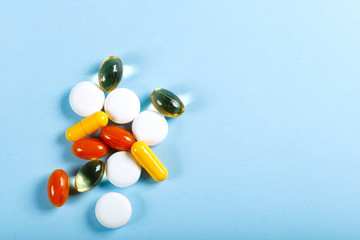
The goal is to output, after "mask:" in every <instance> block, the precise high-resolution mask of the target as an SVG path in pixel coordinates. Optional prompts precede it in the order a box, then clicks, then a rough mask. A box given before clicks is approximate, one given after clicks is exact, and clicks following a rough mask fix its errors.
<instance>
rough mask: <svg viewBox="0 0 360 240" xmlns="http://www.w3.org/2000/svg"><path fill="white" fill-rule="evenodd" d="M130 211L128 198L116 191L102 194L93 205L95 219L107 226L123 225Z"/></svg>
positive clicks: (128, 217)
mask: <svg viewBox="0 0 360 240" xmlns="http://www.w3.org/2000/svg"><path fill="white" fill-rule="evenodd" d="M131 212H132V209H131V204H130V202H129V200H128V199H127V198H126V197H125V196H124V195H122V194H120V193H116V192H110V193H106V194H104V195H103V196H102V197H101V198H100V199H99V200H98V201H97V203H96V206H95V215H96V218H97V220H98V221H99V222H100V223H101V224H102V225H104V226H105V227H107V228H119V227H121V226H124V225H125V224H126V223H127V222H128V221H129V220H130V217H131Z"/></svg>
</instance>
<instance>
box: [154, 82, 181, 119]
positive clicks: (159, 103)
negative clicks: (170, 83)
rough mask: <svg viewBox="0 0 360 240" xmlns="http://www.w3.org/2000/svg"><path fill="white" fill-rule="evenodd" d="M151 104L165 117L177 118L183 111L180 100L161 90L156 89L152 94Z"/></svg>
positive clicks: (167, 91)
mask: <svg viewBox="0 0 360 240" xmlns="http://www.w3.org/2000/svg"><path fill="white" fill-rule="evenodd" d="M151 102H152V104H153V105H154V107H155V108H156V110H158V111H159V113H161V114H162V115H164V116H166V117H178V116H180V115H181V114H183V112H184V111H185V106H184V104H183V103H182V101H181V100H180V98H179V97H178V96H176V95H175V94H174V93H172V92H170V91H169V90H166V89H163V88H157V89H155V90H154V91H153V92H152V94H151Z"/></svg>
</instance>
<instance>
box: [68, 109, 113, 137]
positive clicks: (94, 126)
mask: <svg viewBox="0 0 360 240" xmlns="http://www.w3.org/2000/svg"><path fill="white" fill-rule="evenodd" d="M108 121H109V119H108V116H107V115H106V113H104V112H102V111H99V112H96V113H94V114H93V115H91V116H89V117H87V118H84V119H83V120H81V121H80V122H78V123H77V124H75V125H73V126H72V127H70V128H69V129H68V130H67V131H66V138H67V139H68V140H69V141H70V142H76V141H77V140H80V139H82V138H84V137H86V136H88V135H90V134H93V133H94V132H96V131H97V130H99V129H101V128H103V127H105V126H106V125H107V123H108Z"/></svg>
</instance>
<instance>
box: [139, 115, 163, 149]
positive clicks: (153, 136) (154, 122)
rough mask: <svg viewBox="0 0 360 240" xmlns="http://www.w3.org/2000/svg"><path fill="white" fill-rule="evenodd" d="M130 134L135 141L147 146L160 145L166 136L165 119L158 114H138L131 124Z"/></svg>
mask: <svg viewBox="0 0 360 240" xmlns="http://www.w3.org/2000/svg"><path fill="white" fill-rule="evenodd" d="M132 132H133V135H134V137H135V138H136V140H138V141H143V142H145V143H146V144H147V145H149V146H155V145H157V144H159V143H161V142H162V141H163V140H164V139H165V138H166V136H167V134H168V124H167V121H166V119H165V118H164V117H163V116H162V115H161V114H160V113H158V112H155V111H152V110H147V111H144V112H141V113H140V114H138V115H137V116H136V117H135V119H134V121H133V123H132Z"/></svg>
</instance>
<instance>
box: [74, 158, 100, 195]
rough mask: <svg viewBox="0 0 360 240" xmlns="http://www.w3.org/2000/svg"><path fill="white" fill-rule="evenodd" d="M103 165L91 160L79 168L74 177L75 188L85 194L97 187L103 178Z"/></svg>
mask: <svg viewBox="0 0 360 240" xmlns="http://www.w3.org/2000/svg"><path fill="white" fill-rule="evenodd" d="M104 171H105V165H104V163H103V162H102V161H100V160H92V161H90V162H88V163H86V164H85V165H84V166H82V167H81V168H80V170H79V171H78V173H77V174H76V177H75V188H76V190H77V191H78V192H86V191H89V190H91V189H93V188H94V187H96V185H98V184H99V183H100V181H101V179H102V178H103V176H104Z"/></svg>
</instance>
